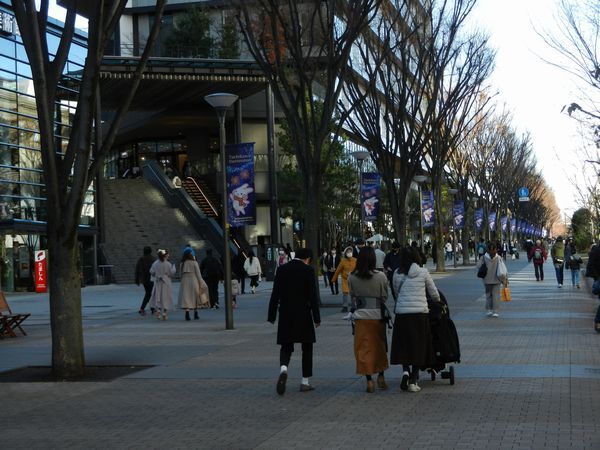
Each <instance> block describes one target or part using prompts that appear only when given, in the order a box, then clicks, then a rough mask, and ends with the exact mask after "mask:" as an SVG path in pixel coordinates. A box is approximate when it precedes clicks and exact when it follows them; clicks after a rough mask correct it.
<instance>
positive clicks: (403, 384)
mask: <svg viewBox="0 0 600 450" xmlns="http://www.w3.org/2000/svg"><path fill="white" fill-rule="evenodd" d="M400 389H402V390H403V391H407V390H408V372H404V373H403V374H402V381H400Z"/></svg>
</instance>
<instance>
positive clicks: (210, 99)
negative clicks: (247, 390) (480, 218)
mask: <svg viewBox="0 0 600 450" xmlns="http://www.w3.org/2000/svg"><path fill="white" fill-rule="evenodd" d="M237 99H238V96H237V95H234V94H225V93H218V94H210V95H207V96H206V97H204V100H206V102H207V103H208V104H209V105H210V106H212V107H213V108H214V109H215V111H216V112H217V118H218V119H219V147H220V153H221V173H222V175H223V176H222V180H221V189H222V192H221V203H222V204H223V206H222V212H221V224H222V226H223V259H224V261H223V265H224V267H225V280H224V282H223V291H224V295H225V327H226V329H228V330H233V305H232V302H231V257H230V252H229V220H228V217H227V170H226V164H227V161H226V158H225V139H226V137H225V116H226V115H227V111H228V110H229V109H230V108H231V106H232V105H233V104H234V103H235V102H236V100H237Z"/></svg>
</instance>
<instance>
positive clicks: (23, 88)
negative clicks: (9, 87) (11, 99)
mask: <svg viewBox="0 0 600 450" xmlns="http://www.w3.org/2000/svg"><path fill="white" fill-rule="evenodd" d="M17 86H18V91H19V92H20V93H23V94H29V95H35V89H34V87H33V80H32V79H31V78H27V77H23V76H21V75H19V76H18V77H17Z"/></svg>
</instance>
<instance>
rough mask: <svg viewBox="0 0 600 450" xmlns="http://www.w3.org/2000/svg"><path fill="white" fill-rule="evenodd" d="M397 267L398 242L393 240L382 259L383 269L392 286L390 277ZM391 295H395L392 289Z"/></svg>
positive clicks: (398, 255)
mask: <svg viewBox="0 0 600 450" xmlns="http://www.w3.org/2000/svg"><path fill="white" fill-rule="evenodd" d="M398 267H400V244H399V243H398V242H396V241H394V242H393V243H392V250H390V252H389V253H388V254H387V255H385V259H384V260H383V270H384V271H385V274H386V275H387V278H388V281H389V283H390V286H392V278H393V277H394V272H396V269H397V268H398ZM392 295H393V296H394V298H395V297H396V295H395V294H394V292H393V291H392Z"/></svg>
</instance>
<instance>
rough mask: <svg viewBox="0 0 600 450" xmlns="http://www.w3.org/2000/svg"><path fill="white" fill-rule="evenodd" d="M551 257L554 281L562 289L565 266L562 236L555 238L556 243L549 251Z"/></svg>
mask: <svg viewBox="0 0 600 450" xmlns="http://www.w3.org/2000/svg"><path fill="white" fill-rule="evenodd" d="M550 255H551V256H552V264H554V270H555V272H556V281H557V282H558V287H559V288H561V287H563V276H564V265H565V243H564V242H563V238H562V236H558V237H557V238H556V242H555V243H554V245H553V246H552V250H550Z"/></svg>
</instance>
